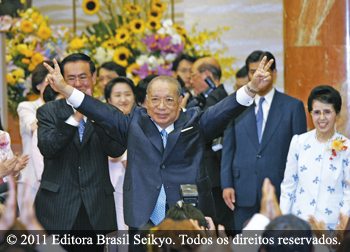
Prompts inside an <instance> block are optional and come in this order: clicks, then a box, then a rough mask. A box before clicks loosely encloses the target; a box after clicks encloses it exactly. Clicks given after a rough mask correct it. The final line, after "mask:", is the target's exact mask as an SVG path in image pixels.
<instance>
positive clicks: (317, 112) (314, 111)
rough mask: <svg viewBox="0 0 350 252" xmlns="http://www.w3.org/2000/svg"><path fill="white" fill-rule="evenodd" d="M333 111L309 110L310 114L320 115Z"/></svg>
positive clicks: (329, 113) (328, 114)
mask: <svg viewBox="0 0 350 252" xmlns="http://www.w3.org/2000/svg"><path fill="white" fill-rule="evenodd" d="M333 112H334V110H333V109H325V110H323V111H321V110H313V111H311V112H310V114H311V115H313V116H317V117H318V116H321V115H324V116H330V115H331V114H332V113H333Z"/></svg>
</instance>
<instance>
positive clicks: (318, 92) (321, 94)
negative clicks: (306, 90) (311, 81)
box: [307, 85, 342, 115]
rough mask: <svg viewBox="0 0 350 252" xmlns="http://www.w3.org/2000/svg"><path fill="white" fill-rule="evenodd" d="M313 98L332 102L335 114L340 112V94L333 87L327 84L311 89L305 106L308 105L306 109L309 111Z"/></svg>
mask: <svg viewBox="0 0 350 252" xmlns="http://www.w3.org/2000/svg"><path fill="white" fill-rule="evenodd" d="M314 100H317V101H320V102H323V103H327V104H332V105H333V108H334V110H335V113H336V114H337V115H338V114H339V113H340V109H341V104H342V100H341V96H340V94H339V92H338V91H337V90H335V89H334V88H333V87H331V86H327V85H321V86H317V87H315V88H314V89H312V90H311V93H310V95H309V98H308V100H307V106H308V108H307V109H308V110H309V112H311V111H312V104H313V102H314Z"/></svg>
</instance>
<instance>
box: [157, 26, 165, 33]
mask: <svg viewBox="0 0 350 252" xmlns="http://www.w3.org/2000/svg"><path fill="white" fill-rule="evenodd" d="M157 33H158V34H162V35H165V34H166V30H165V28H164V27H161V28H160V29H159V30H158V31H157Z"/></svg>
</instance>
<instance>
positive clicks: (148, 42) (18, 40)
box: [0, 0, 235, 117]
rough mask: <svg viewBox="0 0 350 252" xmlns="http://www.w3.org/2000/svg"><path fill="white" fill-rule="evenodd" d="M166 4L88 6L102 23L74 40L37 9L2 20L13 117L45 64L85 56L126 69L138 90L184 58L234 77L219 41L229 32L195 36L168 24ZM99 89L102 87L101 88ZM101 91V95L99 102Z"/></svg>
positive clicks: (89, 2)
mask: <svg viewBox="0 0 350 252" xmlns="http://www.w3.org/2000/svg"><path fill="white" fill-rule="evenodd" d="M166 7H167V6H166V4H165V3H163V2H161V1H160V0H134V1H133V4H131V3H125V1H121V0H83V4H82V8H83V10H84V12H85V13H86V14H89V15H97V16H98V17H99V19H100V21H99V22H98V23H95V24H93V25H92V26H90V27H87V28H86V31H85V32H84V33H83V34H82V35H81V36H80V37H78V36H75V37H73V36H72V34H73V33H70V31H69V30H68V29H67V28H66V27H60V26H58V27H53V26H49V25H48V21H49V18H48V17H47V16H46V17H44V16H43V15H42V14H41V13H40V12H39V11H38V10H37V9H36V8H35V7H33V8H29V9H27V10H26V11H20V12H19V17H18V18H11V17H10V16H2V17H0V31H6V32H7V33H6V62H7V75H6V81H7V84H8V107H9V112H10V113H11V114H12V115H13V116H14V117H15V116H17V111H16V110H17V106H18V103H19V102H21V101H25V100H27V98H26V95H27V94H28V93H30V88H31V72H32V71H33V70H34V69H35V67H36V66H37V65H38V64H39V63H41V62H42V61H44V60H52V59H53V58H56V59H57V60H62V59H63V58H64V57H65V56H66V55H68V54H71V53H77V52H80V53H85V54H87V55H89V56H90V57H91V58H92V59H93V60H94V61H95V63H96V64H97V66H99V65H101V64H102V63H104V62H107V61H114V62H116V63H117V64H119V65H121V66H124V67H126V72H127V76H128V77H129V78H131V79H132V80H133V81H134V82H135V84H137V83H138V82H139V80H140V79H143V78H144V77H145V76H147V75H149V74H158V75H171V68H172V62H173V61H174V60H175V59H176V57H177V56H178V54H179V53H181V52H182V53H187V54H189V55H191V56H193V57H196V58H199V57H204V56H213V57H215V58H217V59H218V60H219V63H220V64H221V66H222V72H223V74H222V76H223V80H224V81H225V80H226V79H229V78H231V77H232V76H234V73H235V71H234V70H233V69H232V63H233V61H234V58H233V57H223V56H222V55H224V54H225V52H226V50H227V47H226V46H225V45H224V44H223V43H222V42H221V40H220V35H222V34H223V32H224V31H226V30H227V28H226V27H218V28H217V30H215V31H208V30H204V31H202V32H199V31H197V30H196V26H194V27H193V28H192V30H191V33H192V35H189V34H188V32H187V31H186V30H185V29H184V28H183V27H181V26H179V25H177V24H176V23H173V21H172V20H171V19H168V18H166V13H165V10H166ZM96 87H98V85H96ZM99 94H100V90H98V89H96V90H95V92H94V95H95V96H99Z"/></svg>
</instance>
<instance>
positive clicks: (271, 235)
mask: <svg viewBox="0 0 350 252" xmlns="http://www.w3.org/2000/svg"><path fill="white" fill-rule="evenodd" d="M262 236H263V238H268V240H269V241H270V240H271V241H272V240H273V241H274V242H267V243H266V244H265V243H263V244H262V245H261V247H260V250H259V251H261V249H265V250H266V251H269V252H279V251H284V252H294V251H298V252H311V251H312V243H309V244H308V243H304V244H302V243H301V244H298V243H292V244H289V243H288V244H284V243H281V244H280V243H279V242H278V238H280V237H282V238H284V237H287V238H288V239H292V240H293V241H294V240H295V239H296V238H301V237H306V238H312V232H311V228H310V226H309V225H308V224H307V222H306V221H304V220H302V219H300V218H299V217H297V216H295V215H291V214H288V215H282V216H279V217H277V218H276V219H274V220H272V221H271V222H270V223H269V225H267V226H266V228H265V231H264V233H263V235H262Z"/></svg>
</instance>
